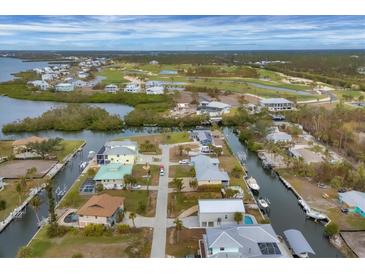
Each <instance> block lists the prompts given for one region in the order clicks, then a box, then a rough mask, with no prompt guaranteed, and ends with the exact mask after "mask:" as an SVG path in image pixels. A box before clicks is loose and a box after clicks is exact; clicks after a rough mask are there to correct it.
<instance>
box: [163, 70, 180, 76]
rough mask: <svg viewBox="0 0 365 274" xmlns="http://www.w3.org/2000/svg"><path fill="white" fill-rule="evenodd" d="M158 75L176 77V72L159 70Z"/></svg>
mask: <svg viewBox="0 0 365 274" xmlns="http://www.w3.org/2000/svg"><path fill="white" fill-rule="evenodd" d="M160 74H161V75H176V74H177V71H176V70H161V71H160Z"/></svg>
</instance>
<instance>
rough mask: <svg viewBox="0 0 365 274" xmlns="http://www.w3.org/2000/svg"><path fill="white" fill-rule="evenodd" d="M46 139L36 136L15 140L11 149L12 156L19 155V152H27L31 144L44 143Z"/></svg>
mask: <svg viewBox="0 0 365 274" xmlns="http://www.w3.org/2000/svg"><path fill="white" fill-rule="evenodd" d="M47 140H48V139H47V138H42V137H38V136H30V137H26V138H23V139H19V140H15V141H14V142H13V143H12V147H13V152H14V154H17V153H21V152H26V151H27V146H28V145H29V144H31V143H41V142H44V141H47Z"/></svg>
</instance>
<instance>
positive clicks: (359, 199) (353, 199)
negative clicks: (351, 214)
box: [339, 190, 365, 212]
mask: <svg viewBox="0 0 365 274" xmlns="http://www.w3.org/2000/svg"><path fill="white" fill-rule="evenodd" d="M339 196H340V199H341V200H342V201H343V202H345V203H346V204H347V205H349V206H350V207H358V208H360V209H361V210H362V211H364V212H365V193H364V192H360V191H356V190H351V191H347V192H344V193H339Z"/></svg>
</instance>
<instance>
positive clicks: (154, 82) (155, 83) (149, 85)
mask: <svg viewBox="0 0 365 274" xmlns="http://www.w3.org/2000/svg"><path fill="white" fill-rule="evenodd" d="M145 85H146V88H152V87H163V85H164V82H163V81H157V80H151V81H146V83H145Z"/></svg>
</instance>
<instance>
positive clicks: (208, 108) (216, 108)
mask: <svg viewBox="0 0 365 274" xmlns="http://www.w3.org/2000/svg"><path fill="white" fill-rule="evenodd" d="M230 110H231V105H229V104H225V103H223V102H218V101H210V102H209V101H202V102H200V104H199V106H198V110H197V114H198V115H201V114H208V115H209V117H210V118H213V119H214V118H220V117H221V116H222V115H223V114H225V113H228V112H229V111H230Z"/></svg>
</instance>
